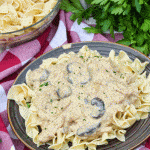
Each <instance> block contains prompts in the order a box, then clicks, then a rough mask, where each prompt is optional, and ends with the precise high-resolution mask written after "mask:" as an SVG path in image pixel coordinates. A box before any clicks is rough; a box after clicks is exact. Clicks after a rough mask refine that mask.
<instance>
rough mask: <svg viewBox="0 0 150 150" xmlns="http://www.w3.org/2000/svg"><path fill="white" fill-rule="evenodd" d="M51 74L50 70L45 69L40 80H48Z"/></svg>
mask: <svg viewBox="0 0 150 150" xmlns="http://www.w3.org/2000/svg"><path fill="white" fill-rule="evenodd" d="M49 74H50V73H49V71H48V70H46V69H44V70H43V73H42V76H40V82H42V81H45V80H47V79H48V77H49Z"/></svg>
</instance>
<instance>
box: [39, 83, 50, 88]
mask: <svg viewBox="0 0 150 150" xmlns="http://www.w3.org/2000/svg"><path fill="white" fill-rule="evenodd" d="M42 86H48V82H45V83H43V84H41V85H40V87H42Z"/></svg>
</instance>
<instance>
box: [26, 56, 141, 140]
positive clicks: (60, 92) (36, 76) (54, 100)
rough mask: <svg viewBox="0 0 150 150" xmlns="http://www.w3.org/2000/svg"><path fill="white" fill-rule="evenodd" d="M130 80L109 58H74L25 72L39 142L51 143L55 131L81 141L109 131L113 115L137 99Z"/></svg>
mask: <svg viewBox="0 0 150 150" xmlns="http://www.w3.org/2000/svg"><path fill="white" fill-rule="evenodd" d="M129 79H130V82H129ZM131 79H132V80H134V74H132V73H128V74H125V73H121V72H119V70H118V69H117V68H114V67H113V64H112V63H111V61H110V59H109V58H105V57H103V58H96V57H95V58H89V59H88V60H86V61H84V59H83V58H82V57H78V56H77V55H76V57H75V56H74V57H71V58H70V59H69V60H68V61H65V62H64V63H60V64H55V65H51V66H50V67H49V68H48V69H47V70H46V69H41V68H38V69H36V70H34V71H31V72H29V73H28V80H27V84H28V86H29V87H32V88H33V90H34V91H35V93H36V100H34V101H33V105H35V106H36V108H37V109H38V111H37V112H38V117H39V120H40V121H41V122H42V125H41V129H42V132H41V133H40V134H39V136H38V137H39V141H41V142H47V141H49V140H51V139H53V138H54V137H55V136H56V131H57V130H58V129H59V128H61V129H62V132H64V133H70V132H74V133H76V134H77V135H78V137H80V138H81V139H95V138H96V137H98V136H99V135H101V134H102V133H104V132H106V131H111V129H112V121H113V119H112V117H113V114H114V113H116V112H118V111H123V110H124V109H125V106H126V105H127V104H132V103H135V102H136V100H137V98H138V95H139V92H138V88H137V87H135V86H133V84H132V80H131Z"/></svg>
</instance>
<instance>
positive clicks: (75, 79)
mask: <svg viewBox="0 0 150 150" xmlns="http://www.w3.org/2000/svg"><path fill="white" fill-rule="evenodd" d="M90 80H91V77H90V73H89V72H88V71H83V72H80V73H78V74H76V73H69V74H68V77H67V81H68V82H69V83H71V84H76V85H77V84H81V85H85V84H87V83H88V82H89V81H90Z"/></svg>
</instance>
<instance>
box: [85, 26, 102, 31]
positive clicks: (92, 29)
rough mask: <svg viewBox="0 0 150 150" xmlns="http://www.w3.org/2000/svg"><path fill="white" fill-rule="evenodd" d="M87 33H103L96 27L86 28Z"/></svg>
mask: <svg viewBox="0 0 150 150" xmlns="http://www.w3.org/2000/svg"><path fill="white" fill-rule="evenodd" d="M83 29H84V30H85V31H87V33H102V31H101V30H100V29H97V28H95V27H92V26H91V27H85V28H83Z"/></svg>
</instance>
